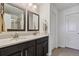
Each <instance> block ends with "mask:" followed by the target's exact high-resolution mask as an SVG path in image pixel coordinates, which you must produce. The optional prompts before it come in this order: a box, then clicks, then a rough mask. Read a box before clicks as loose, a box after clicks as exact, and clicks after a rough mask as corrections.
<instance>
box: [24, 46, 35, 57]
mask: <svg viewBox="0 0 79 59" xmlns="http://www.w3.org/2000/svg"><path fill="white" fill-rule="evenodd" d="M23 55H24V56H35V47H34V46H31V47H28V48H26V49H24V51H23Z"/></svg>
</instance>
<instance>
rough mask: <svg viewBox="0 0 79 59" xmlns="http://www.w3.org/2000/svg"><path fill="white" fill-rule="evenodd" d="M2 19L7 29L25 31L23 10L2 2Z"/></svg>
mask: <svg viewBox="0 0 79 59" xmlns="http://www.w3.org/2000/svg"><path fill="white" fill-rule="evenodd" d="M4 21H5V26H6V29H7V31H25V14H24V10H23V9H21V8H18V7H15V6H14V5H13V4H9V3H4Z"/></svg>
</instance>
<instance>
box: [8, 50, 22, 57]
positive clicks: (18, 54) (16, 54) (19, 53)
mask: <svg viewBox="0 0 79 59" xmlns="http://www.w3.org/2000/svg"><path fill="white" fill-rule="evenodd" d="M21 55H22V53H21V51H19V52H16V53H13V54H10V55H9V56H21Z"/></svg>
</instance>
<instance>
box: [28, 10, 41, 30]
mask: <svg viewBox="0 0 79 59" xmlns="http://www.w3.org/2000/svg"><path fill="white" fill-rule="evenodd" d="M27 30H28V31H39V14H36V13H34V12H31V11H28V13H27Z"/></svg>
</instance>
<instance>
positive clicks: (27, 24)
mask: <svg viewBox="0 0 79 59" xmlns="http://www.w3.org/2000/svg"><path fill="white" fill-rule="evenodd" d="M29 13H32V14H35V15H37V16H38V29H29ZM39 21H40V19H39V14H37V13H34V12H31V11H27V31H39V25H40V24H39Z"/></svg>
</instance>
